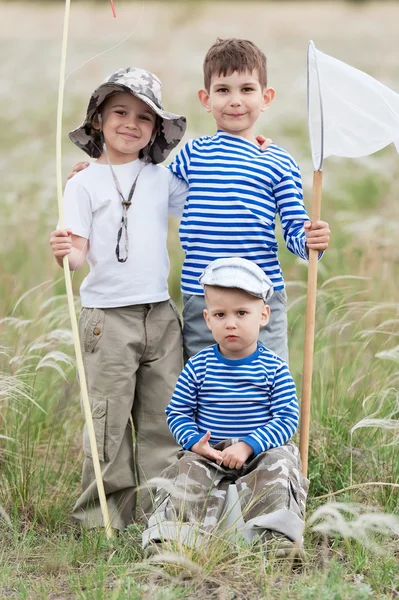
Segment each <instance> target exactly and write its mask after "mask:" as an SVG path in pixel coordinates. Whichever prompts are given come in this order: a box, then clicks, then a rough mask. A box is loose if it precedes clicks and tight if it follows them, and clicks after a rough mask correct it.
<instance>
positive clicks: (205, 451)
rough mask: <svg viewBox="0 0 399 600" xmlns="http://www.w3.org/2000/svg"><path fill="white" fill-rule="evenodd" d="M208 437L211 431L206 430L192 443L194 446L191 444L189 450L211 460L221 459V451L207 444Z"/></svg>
mask: <svg viewBox="0 0 399 600" xmlns="http://www.w3.org/2000/svg"><path fill="white" fill-rule="evenodd" d="M210 437H211V433H210V431H207V432H206V434H205V435H204V436H203V437H202V438H201V439H200V440H199V442H197V443H196V444H194V446H191V448H190V450H191V452H196V453H197V454H200V455H201V456H205V458H210V459H211V460H216V461H218V462H220V461H221V460H222V452H220V450H215V448H212V446H211V445H210V444H209V439H210Z"/></svg>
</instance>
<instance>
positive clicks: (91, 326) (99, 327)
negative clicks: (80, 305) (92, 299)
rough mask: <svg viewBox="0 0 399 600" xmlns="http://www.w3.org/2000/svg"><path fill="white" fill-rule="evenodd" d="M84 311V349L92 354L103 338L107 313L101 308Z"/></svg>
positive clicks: (82, 327)
mask: <svg viewBox="0 0 399 600" xmlns="http://www.w3.org/2000/svg"><path fill="white" fill-rule="evenodd" d="M83 311H84V312H83ZM83 311H82V323H81V332H82V333H81V335H82V347H83V351H84V352H88V353H92V352H94V350H95V348H96V346H97V344H98V342H99V341H100V339H101V338H102V336H103V332H104V320H105V313H104V311H103V310H102V309H101V308H85V309H83ZM87 312H88V314H87Z"/></svg>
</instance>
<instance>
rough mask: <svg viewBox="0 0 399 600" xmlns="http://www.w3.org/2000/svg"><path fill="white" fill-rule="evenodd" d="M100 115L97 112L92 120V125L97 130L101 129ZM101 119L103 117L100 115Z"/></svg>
mask: <svg viewBox="0 0 399 600" xmlns="http://www.w3.org/2000/svg"><path fill="white" fill-rule="evenodd" d="M99 116H100V115H99V114H98V113H96V114H95V115H94V117H93V118H92V120H91V126H92V127H93V129H97V131H100V129H101V124H100V120H99ZM100 119H101V117H100Z"/></svg>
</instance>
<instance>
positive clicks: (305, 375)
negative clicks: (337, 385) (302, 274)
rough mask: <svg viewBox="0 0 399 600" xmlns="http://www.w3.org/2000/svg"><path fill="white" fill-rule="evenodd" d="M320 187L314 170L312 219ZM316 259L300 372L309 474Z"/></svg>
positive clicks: (314, 255)
mask: <svg viewBox="0 0 399 600" xmlns="http://www.w3.org/2000/svg"><path fill="white" fill-rule="evenodd" d="M321 188H322V171H314V173H313V193H312V213H311V220H312V223H314V222H315V221H319V220H320V212H321ZM318 261H319V252H318V250H311V249H310V250H309V265H308V295H307V301H306V322H305V346H304V356H303V372H302V400H301V422H300V433H299V451H300V454H301V460H302V472H303V474H304V475H305V477H306V476H307V474H308V455H309V426H310V398H311V394H312V372H313V354H314V334H315V320H316V294H317V266H318Z"/></svg>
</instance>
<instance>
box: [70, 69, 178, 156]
mask: <svg viewBox="0 0 399 600" xmlns="http://www.w3.org/2000/svg"><path fill="white" fill-rule="evenodd" d="M117 92H130V93H132V94H134V95H135V96H136V97H137V98H139V99H140V100H142V101H143V102H145V103H146V104H148V106H149V107H150V108H151V109H152V110H153V111H154V113H155V114H156V115H158V117H159V119H160V126H159V128H158V131H157V132H156V134H155V138H154V139H153V140H152V142H151V143H150V144H149V145H148V146H147V147H146V148H144V149H143V150H142V158H144V159H145V160H147V161H148V162H153V163H160V162H162V161H163V160H165V158H166V157H167V156H168V154H169V153H170V152H171V151H172V150H173V148H174V147H175V146H177V144H178V143H179V142H180V140H181V139H182V137H183V135H184V132H185V131H186V118H185V117H183V116H181V115H175V114H173V113H170V112H168V111H166V110H164V109H163V108H162V94H161V82H160V80H159V79H158V77H156V75H153V74H152V73H149V72H148V71H145V70H144V69H136V68H134V67H128V68H127V69H119V71H117V72H116V73H113V74H112V75H110V76H109V77H107V78H106V79H105V80H104V81H103V83H102V84H101V85H100V86H99V87H98V88H97V89H95V90H94V92H93V93H92V95H91V98H90V101H89V106H88V107H87V113H86V119H85V120H84V123H83V124H82V125H81V126H80V127H78V128H77V129H74V130H73V131H71V132H70V134H69V138H70V140H71V141H72V142H73V143H74V144H76V146H78V147H79V148H80V149H81V150H84V151H85V152H86V153H87V154H88V155H89V156H90V157H91V158H99V157H100V155H101V153H102V147H103V140H102V134H101V133H100V132H99V131H97V130H96V129H94V128H93V127H92V119H93V117H94V115H95V113H96V112H97V110H98V108H99V106H100V105H101V104H102V103H103V102H104V100H105V99H106V98H107V96H109V95H111V94H115V93H117Z"/></svg>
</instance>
